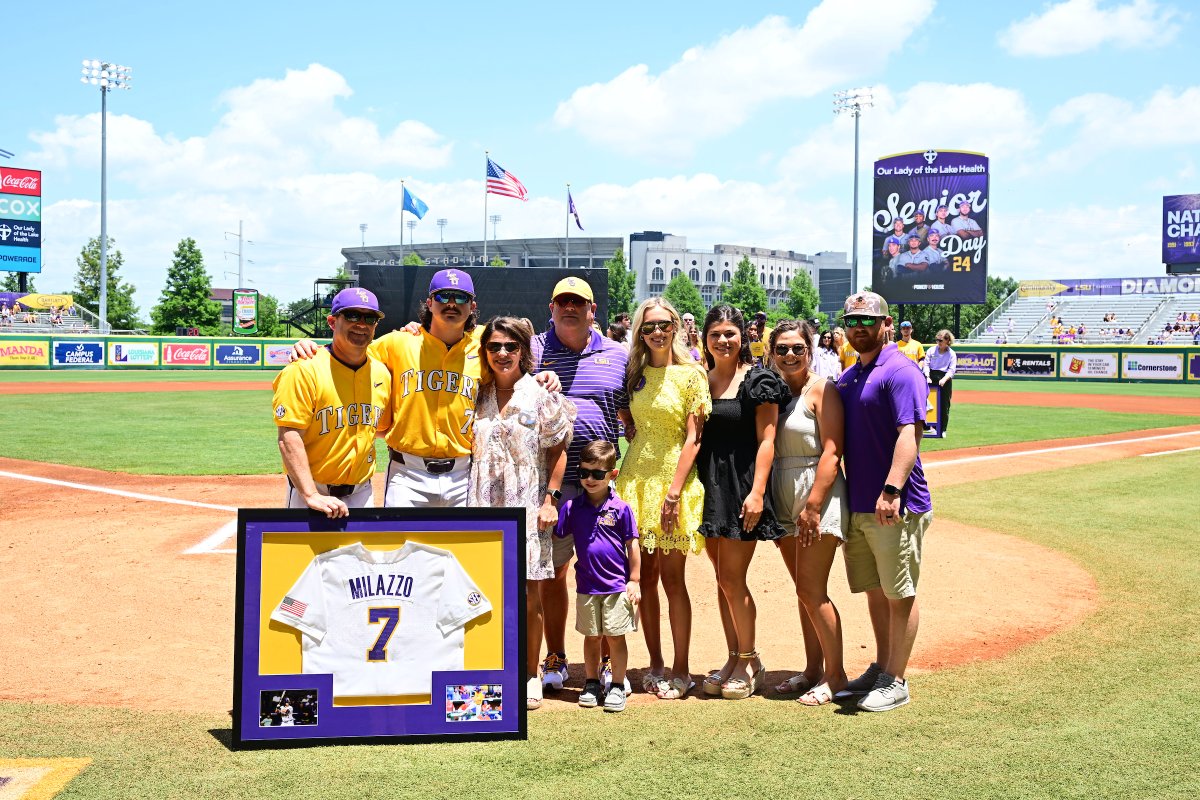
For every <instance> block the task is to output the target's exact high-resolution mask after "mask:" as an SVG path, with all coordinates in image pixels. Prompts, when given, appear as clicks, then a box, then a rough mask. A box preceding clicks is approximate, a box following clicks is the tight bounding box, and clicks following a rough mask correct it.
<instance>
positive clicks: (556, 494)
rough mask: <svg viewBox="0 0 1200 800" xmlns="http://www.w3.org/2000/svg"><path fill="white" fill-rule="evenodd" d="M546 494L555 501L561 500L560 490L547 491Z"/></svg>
mask: <svg viewBox="0 0 1200 800" xmlns="http://www.w3.org/2000/svg"><path fill="white" fill-rule="evenodd" d="M546 494H548V495H550V496H551V497H553V498H554V499H555V500H562V490H561V489H547V490H546Z"/></svg>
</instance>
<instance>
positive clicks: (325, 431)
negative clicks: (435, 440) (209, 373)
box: [271, 289, 392, 519]
mask: <svg viewBox="0 0 1200 800" xmlns="http://www.w3.org/2000/svg"><path fill="white" fill-rule="evenodd" d="M331 312H332V313H330V315H329V316H328V317H327V321H328V323H329V327H330V329H332V331H333V343H332V344H330V345H329V346H328V347H322V348H320V349H319V350H317V351H316V353H315V354H314V355H313V357H312V358H309V359H306V360H304V361H297V362H296V363H294V364H290V365H288V367H287V368H285V369H284V370H283V371H281V372H280V373H279V374H278V375H276V376H275V381H274V383H273V384H272V388H273V390H274V392H273V394H272V398H271V399H272V407H273V408H274V409H275V425H276V426H277V427H278V429H279V452H280V454H281V455H282V456H283V466H284V469H285V470H286V471H287V476H288V499H287V506H288V507H289V508H306V507H307V508H311V509H312V510H314V511H319V512H321V513H322V514H325V515H326V516H327V517H330V518H331V519H333V518H337V517H344V516H346V514H347V513H348V510H347V509H349V508H366V507H369V506H372V505H374V503H373V502H372V492H371V476H372V475H374V474H375V436H376V433H377V431H379V430H387V429H388V427H389V426H390V425H391V421H392V414H391V408H392V404H391V386H392V376H391V374H390V373H389V372H388V370H387V367H385V366H384V365H383V364H381V363H380V362H378V361H376V360H375V359H374V358H370V357H369V356H368V348H369V347H370V345H371V339H372V338H373V337H374V336H375V326H376V325H377V324H378V323H379V320H381V319H383V314H382V313H380V311H379V301H378V299H376V297H375V295H374V294H372V293H371V292H368V291H367V290H366V289H343V290H342V291H340V292H338V294H337V296H336V297H335V298H333V307H332V309H331Z"/></svg>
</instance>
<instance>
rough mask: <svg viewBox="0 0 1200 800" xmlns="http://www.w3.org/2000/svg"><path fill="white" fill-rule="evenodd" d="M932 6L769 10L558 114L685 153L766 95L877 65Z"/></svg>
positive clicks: (641, 146) (627, 142)
mask: <svg viewBox="0 0 1200 800" xmlns="http://www.w3.org/2000/svg"><path fill="white" fill-rule="evenodd" d="M932 10H933V0H869V1H868V0H863V1H860V2H856V3H854V4H852V7H851V4H847V3H845V2H841V1H840V0H825V2H823V3H821V5H819V6H817V7H816V8H815V9H813V10H812V12H810V13H809V15H808V17H807V18H806V19H805V21H804V24H803V25H799V26H793V25H791V24H789V22H788V21H787V20H786V19H785V18H783V17H778V16H772V17H767V18H766V19H764V20H762V21H761V22H759V23H758V24H757V25H755V26H753V27H750V28H740V29H738V30H736V31H734V32H733V33H730V34H727V35H725V36H722V37H721V38H720V39H718V40H717V41H715V42H713V43H712V44H709V45H702V46H698V47H693V48H691V49H690V50H688V51H686V52H685V53H684V54H683V55H682V56H681V57H680V59H679V60H678V61H677V62H675V63H674V64H672V65H671V66H669V67H668V68H667V69H666V70H664V71H663V72H662V73H661V74H659V75H652V74H651V73H650V69H649V67H647V66H646V65H645V64H638V65H635V66H632V67H630V68H628V69H626V70H625V71H624V72H622V73H621V74H620V75H618V76H616V77H615V78H613V79H612V80H610V81H608V82H606V83H594V84H591V85H590V86H583V87H580V88H579V89H576V90H575V92H574V93H573V94H572V95H571V97H570V98H569V99H567V100H565V101H563V102H561V103H559V105H558V108H557V110H556V111H555V113H554V121H555V122H556V123H557V124H558V125H559V126H560V127H563V128H571V129H574V130H577V131H578V132H579V133H580V134H581V135H582V136H584V137H585V138H587V139H590V140H592V141H595V142H598V143H601V144H604V145H606V146H609V147H612V148H614V149H616V150H618V151H621V152H625V153H632V154H638V155H648V156H656V157H658V156H661V157H668V158H670V157H680V156H683V155H686V154H688V153H690V152H691V151H692V149H693V148H694V146H695V145H696V143H697V142H699V141H702V140H706V139H711V138H714V137H717V136H720V135H721V134H722V133H723V132H725V131H728V130H729V129H731V128H736V127H738V126H740V125H742V124H744V123H745V122H746V121H747V120H748V119H749V118H750V117H751V115H752V114H753V113H754V112H755V111H757V110H758V109H759V108H760V107H762V106H763V105H764V104H766V103H769V102H771V101H774V100H779V99H785V98H804V97H813V96H815V95H818V94H822V93H825V92H828V91H830V90H831V89H834V88H837V87H843V86H847V85H849V84H850V83H852V82H854V81H857V80H859V79H861V78H863V77H864V76H868V75H871V74H873V73H875V72H877V71H879V70H880V69H882V68H883V67H884V65H886V63H887V61H888V59H889V58H890V57H891V56H892V54H893V53H895V52H896V51H897V50H898V49H900V47H901V46H902V45H903V44H904V42H905V39H906V38H907V34H908V33H909V32H910V31H913V30H916V29H917V28H919V26H920V25H921V23H922V22H923V21H924V20H925V19H926V18H927V17H928V16H929V14H930V12H931V11H932ZM898 21H902V23H901V22H898Z"/></svg>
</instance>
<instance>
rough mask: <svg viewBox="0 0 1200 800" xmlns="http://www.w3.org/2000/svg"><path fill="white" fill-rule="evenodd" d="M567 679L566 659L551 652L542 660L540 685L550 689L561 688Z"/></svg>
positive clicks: (556, 689)
mask: <svg viewBox="0 0 1200 800" xmlns="http://www.w3.org/2000/svg"><path fill="white" fill-rule="evenodd" d="M566 681H567V659H566V658H565V657H564V656H560V655H558V654H557V653H551V654H550V655H548V656H546V659H545V660H544V661H542V685H543V686H544V687H545V688H547V689H550V690H551V691H558V690H559V689H562V688H563V684H564V683H566Z"/></svg>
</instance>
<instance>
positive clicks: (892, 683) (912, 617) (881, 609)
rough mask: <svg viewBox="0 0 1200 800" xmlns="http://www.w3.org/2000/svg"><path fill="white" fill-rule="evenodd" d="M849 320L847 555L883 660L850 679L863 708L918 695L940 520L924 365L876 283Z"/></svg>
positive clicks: (857, 297) (849, 309) (842, 385)
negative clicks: (925, 552) (930, 546)
mask: <svg viewBox="0 0 1200 800" xmlns="http://www.w3.org/2000/svg"><path fill="white" fill-rule="evenodd" d="M842 320H843V326H844V327H845V329H846V337H847V339H848V341H849V342H850V344H851V346H853V347H854V349H855V350H857V351H858V363H856V364H854V365H853V366H851V367H850V368H849V369H847V370H846V371H845V372H844V373H842V376H841V378H839V379H838V384H837V388H838V393H839V394H840V395H841V397H842V405H843V406H844V408H845V415H846V423H845V430H846V441H845V460H846V485H847V486H848V487H849V493H850V530H849V532H848V533H847V536H846V545H845V550H844V551H843V555H844V556H845V559H846V577H847V579H848V580H849V583H850V591H852V592H866V594H867V611H868V613H869V614H870V615H871V627H872V629H873V630H874V631H875V662H874V663H873V664H871V666H870V667H869V668H868V669H867V671H866V672H864V673H863V674H862V675H860V676H859V677H857V678H855V679H854V680H852V681H850V683H849V684H848V685H847V686H846V689H845V690H844V691H845V692H846V693H847V694H852V695H866V696H865V697H863V698H862V699H861V700H860V701H859V702H858V707H859V708H861V709H863V710H864V711H891V710H892V709H894V708H899V707H900V706H902V705H905V704H906V703H908V701H909V692H908V682H907V681H906V680H905V678H904V672H905V669H906V668H907V667H908V658H909V656H910V655H911V654H912V648H913V642H914V641H916V637H917V622H918V611H917V579H918V578H919V577H920V574H921V546H922V543H923V541H924V537H925V532H926V530H927V529H928V527H929V523H930V521H931V520H932V519H933V504H932V503H931V501H930V497H929V486H928V484H926V482H925V473H924V471H923V470H922V468H921V456H920V447H921V434H922V433H923V432H924V429H925V406H926V402H927V399H928V395H929V385H928V383H926V380H925V374H924V373H923V372H922V371H921V368H920V367H918V366H917V365H916V364H914V363H913V362H912V361H911V360H909V359H908V358H906V357H905V356H904V354H903V353H902V352H901V351H900V349H899V348H898V347H897V346H896V345H895V344H888V343H887V340H886V331H887V330H889V329H890V328H891V325H892V318H891V317H890V316H889V315H888V306H887V301H886V300H884V299H883V298H882V297H880V296H879V295H877V294H875V293H874V292H859V293H857V294H853V295H851V296H850V297H849V298H847V300H846V305H845V308H844V311H843V317H842Z"/></svg>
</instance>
